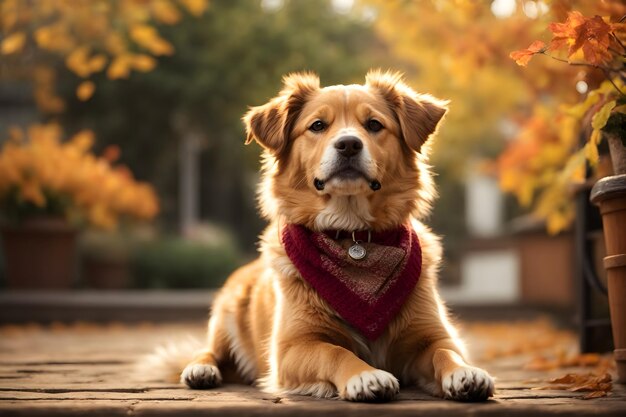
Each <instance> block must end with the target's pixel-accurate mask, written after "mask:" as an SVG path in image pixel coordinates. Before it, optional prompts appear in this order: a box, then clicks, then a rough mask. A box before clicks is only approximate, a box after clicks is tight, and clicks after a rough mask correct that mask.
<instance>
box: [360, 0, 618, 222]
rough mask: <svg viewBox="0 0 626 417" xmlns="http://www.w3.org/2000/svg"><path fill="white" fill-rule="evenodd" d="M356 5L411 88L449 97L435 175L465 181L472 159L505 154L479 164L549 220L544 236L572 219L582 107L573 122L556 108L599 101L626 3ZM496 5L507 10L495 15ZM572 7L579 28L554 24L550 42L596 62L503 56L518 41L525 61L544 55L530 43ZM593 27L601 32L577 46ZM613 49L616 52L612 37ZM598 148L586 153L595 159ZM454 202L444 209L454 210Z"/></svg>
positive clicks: (451, 0)
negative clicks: (400, 64)
mask: <svg viewBox="0 0 626 417" xmlns="http://www.w3.org/2000/svg"><path fill="white" fill-rule="evenodd" d="M361 4H362V5H363V7H373V8H375V10H376V11H377V13H378V19H377V20H376V22H375V26H376V28H377V30H378V33H380V34H381V36H382V37H383V39H386V40H387V42H389V44H390V45H391V46H392V48H393V51H394V53H395V55H397V56H398V57H400V58H403V59H404V60H405V63H406V69H407V73H408V74H409V76H410V78H411V80H412V83H413V84H414V85H415V86H416V87H417V88H418V89H419V88H423V89H424V90H427V91H430V92H433V93H434V94H436V95H439V96H442V97H444V98H448V99H451V111H450V116H449V118H448V120H447V121H446V126H444V128H443V129H442V131H441V134H440V136H439V141H438V144H437V145H436V146H435V153H434V161H435V164H436V165H437V166H438V170H439V169H442V170H443V172H444V175H445V173H449V174H452V176H453V177H456V178H460V179H462V178H463V174H464V172H465V170H466V169H467V161H468V160H471V159H472V158H473V157H478V158H484V157H489V156H491V157H496V156H497V155H499V154H500V153H501V152H502V151H503V150H505V149H506V150H505V151H504V154H503V155H502V156H501V157H500V158H499V159H498V162H497V164H491V165H490V166H485V165H483V166H484V167H485V168H490V169H491V170H492V172H494V174H498V175H499V178H500V183H501V186H502V188H503V189H504V190H506V191H508V192H511V193H513V194H514V195H515V196H516V197H517V200H518V202H519V203H520V204H521V205H522V206H525V207H532V209H533V213H534V214H535V215H536V216H538V217H539V218H542V219H546V220H547V226H548V229H549V230H550V231H552V232H557V231H559V230H562V229H563V228H564V227H566V226H567V225H568V224H569V222H570V221H571V219H572V218H573V206H572V204H571V198H570V196H569V195H568V188H569V187H568V186H566V182H568V181H571V180H572V176H576V175H578V176H579V177H580V173H581V170H580V167H581V166H582V164H584V160H585V156H584V155H582V154H576V149H577V147H578V146H579V145H578V141H579V135H580V132H581V127H582V125H581V120H580V119H581V117H582V114H584V113H585V111H584V109H583V108H581V107H574V108H572V109H571V110H572V111H578V112H579V113H580V117H578V118H576V117H570V116H571V115H568V114H567V112H563V111H560V110H561V109H562V104H563V103H570V104H572V105H573V104H576V103H579V102H580V100H581V98H584V94H588V97H590V98H588V101H587V102H586V103H587V105H591V104H590V103H591V102H592V101H593V102H594V103H599V102H601V101H604V99H602V100H600V101H594V100H596V97H595V96H598V95H601V94H603V93H602V92H604V93H606V91H608V90H606V89H607V88H608V87H607V86H606V84H605V85H603V86H602V90H599V91H597V92H596V93H592V91H594V90H595V89H596V88H598V87H600V85H601V84H602V82H603V80H604V79H605V78H606V76H605V73H604V71H603V70H602V69H599V68H597V65H596V66H595V67H594V66H593V65H595V64H594V62H596V63H597V62H598V60H601V59H603V58H605V57H607V55H606V51H605V49H606V48H605V46H606V45H607V39H608V38H610V37H612V36H613V35H610V34H609V33H610V31H609V30H607V28H611V30H615V29H616V28H617V26H614V25H616V24H617V23H616V22H618V20H619V19H620V18H621V17H622V16H623V15H624V14H625V13H626V5H624V3H623V1H619V0H602V1H597V2H589V1H583V0H554V1H550V2H543V1H515V2H506V1H493V2H476V1H471V0H443V1H434V0H433V1H422V2H396V1H391V2H387V1H377V0H363V1H362V2H361ZM498 4H505V5H508V6H507V7H509V6H512V7H509V10H505V11H501V10H499V9H498V7H497V6H498ZM575 10H576V11H578V12H580V14H581V16H588V17H589V20H584V22H586V24H585V25H584V26H582V27H578V26H577V25H576V22H578V21H579V20H580V19H579V18H577V20H576V21H575V22H572V21H570V23H562V24H561V25H562V26H559V25H558V23H556V24H555V26H553V28H554V29H555V31H556V33H555V36H556V40H555V43H554V46H555V47H556V46H558V47H559V48H565V47H567V48H570V49H571V52H572V53H573V55H572V57H573V58H576V59H578V58H579V56H576V54H578V55H581V56H582V55H584V53H585V50H586V51H587V54H588V55H589V57H591V59H592V60H594V62H590V63H591V64H592V65H577V66H571V65H564V63H562V62H559V61H558V60H556V59H544V60H541V62H539V60H535V62H533V65H529V66H528V67H527V68H521V67H519V66H517V65H515V64H514V62H513V61H512V60H511V59H510V58H509V55H510V52H511V51H514V50H519V49H520V44H521V45H522V46H526V45H531V46H530V47H529V49H528V50H527V51H525V52H524V53H523V54H522V55H520V56H519V59H521V60H522V62H523V61H524V60H525V59H528V58H529V57H530V56H532V54H535V53H543V52H545V49H544V44H547V40H546V42H544V43H533V42H534V41H536V40H537V39H538V38H541V37H542V36H544V37H545V36H546V33H545V28H546V27H547V26H548V25H549V24H550V22H566V20H567V18H568V13H572V12H573V11H575ZM596 15H598V16H604V17H603V18H600V17H597V18H596V17H594V16H596ZM576 16H578V15H576ZM399 27H401V28H402V30H398V28H399ZM595 27H597V28H599V34H600V36H599V37H594V40H593V41H589V42H586V43H585V42H580V40H581V39H582V38H584V36H586V35H588V34H590V33H592V32H594V28H595ZM572 30H573V32H571V31H572ZM576 31H578V32H576ZM590 31H591V32H590ZM572 34H577V35H572ZM578 35H579V36H578ZM577 36H578V37H577ZM577 39H579V41H578V43H577ZM609 43H610V44H612V45H613V46H612V48H613V47H617V48H618V50H619V45H615V42H614V41H609ZM567 48H566V49H567ZM557 49H558V48H557ZM568 52H569V49H568ZM589 57H588V58H589ZM555 58H558V59H567V58H568V56H567V54H566V55H565V56H561V55H556V56H555ZM613 75H614V74H613ZM609 87H610V85H609ZM577 88H578V89H577ZM583 90H588V91H589V93H587V92H586V91H583ZM581 94H583V95H581ZM608 101H611V100H608ZM595 138H597V136H595ZM594 150H595V148H592V147H591V146H589V147H588V148H587V153H588V156H591V158H592V159H593V155H591V153H593V152H594ZM572 155H574V157H573V158H571V156H572ZM439 167H440V168H439ZM444 198H445V196H444ZM451 203H452V202H449V203H448V205H458V204H459V202H458V201H457V202H456V204H454V203H452V204H451ZM461 203H462V202H461ZM435 216H436V211H435Z"/></svg>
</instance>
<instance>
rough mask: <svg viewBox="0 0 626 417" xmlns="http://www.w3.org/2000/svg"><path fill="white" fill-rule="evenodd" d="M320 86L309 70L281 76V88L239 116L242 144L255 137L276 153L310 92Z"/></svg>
mask: <svg viewBox="0 0 626 417" xmlns="http://www.w3.org/2000/svg"><path fill="white" fill-rule="evenodd" d="M319 88H320V80H319V77H318V76H317V75H315V74H313V73H309V72H304V73H292V74H289V75H286V76H285V77H284V78H283V89H282V90H281V92H280V93H279V94H278V96H276V97H274V98H273V99H271V100H270V101H269V102H268V103H267V104H264V105H262V106H258V107H252V108H251V109H250V110H249V111H248V113H246V115H245V116H244V117H243V121H244V123H245V125H246V145H247V144H249V143H250V142H252V141H253V140H256V141H257V142H258V143H259V144H260V145H261V146H263V147H264V148H265V149H267V150H269V151H270V152H272V153H274V154H280V153H281V152H282V151H283V150H284V149H285V148H286V147H287V144H288V142H289V139H290V135H291V129H292V127H293V124H294V122H295V121H296V119H297V118H298V115H299V114H300V111H301V110H302V107H304V104H305V103H306V101H307V100H308V99H309V97H310V96H311V94H313V93H314V92H315V91H316V90H319Z"/></svg>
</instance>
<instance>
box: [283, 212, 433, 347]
mask: <svg viewBox="0 0 626 417" xmlns="http://www.w3.org/2000/svg"><path fill="white" fill-rule="evenodd" d="M358 233H359V236H357V237H356V238H357V239H360V240H361V241H362V243H361V242H359V244H360V246H362V247H363V248H364V249H365V252H366V255H365V257H364V258H363V259H353V258H351V257H350V256H349V254H348V249H349V248H350V247H352V246H354V245H355V242H354V241H353V238H352V234H351V233H350V234H348V233H346V232H324V233H320V232H313V231H312V230H309V229H307V228H306V227H304V226H300V225H295V224H289V225H287V226H285V228H284V229H283V232H282V242H283V246H284V247H285V251H286V252H287V256H288V257H289V259H290V260H291V262H292V263H293V264H294V265H295V266H296V268H297V269H298V271H299V272H300V275H302V277H303V278H304V280H305V281H307V282H308V283H309V285H311V287H313V288H314V289H315V290H316V291H317V292H318V294H319V295H320V296H321V297H322V298H323V299H324V300H325V301H326V302H327V303H328V304H330V305H331V306H332V307H333V308H334V309H335V310H336V311H337V313H339V315H341V317H342V318H343V319H344V320H345V321H347V322H348V323H350V324H351V325H352V326H353V327H354V328H356V329H357V330H359V331H360V332H361V333H362V334H363V335H364V336H365V337H367V338H368V339H370V340H376V339H377V338H378V337H379V336H380V335H381V334H382V333H383V331H384V330H385V328H386V327H387V325H388V324H389V322H390V321H391V320H392V319H393V318H394V317H395V316H396V314H398V312H399V311H400V308H401V307H402V305H403V304H404V302H405V301H406V299H407V298H408V296H409V295H410V294H411V290H412V289H413V288H414V287H415V284H416V283H417V280H418V279H419V276H420V273H421V269H422V250H421V247H420V244H419V240H418V238H417V235H416V234H415V231H414V230H413V228H410V227H407V226H401V227H399V228H397V229H394V230H389V231H385V232H372V233H371V239H370V240H369V241H368V234H367V232H365V236H363V233H364V232H358ZM335 237H337V239H336V240H335V239H334V238H335Z"/></svg>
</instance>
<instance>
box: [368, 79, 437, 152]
mask: <svg viewBox="0 0 626 417" xmlns="http://www.w3.org/2000/svg"><path fill="white" fill-rule="evenodd" d="M365 80H366V84H367V85H368V86H369V87H371V88H373V89H374V90H376V91H377V92H378V93H379V94H381V95H382V96H383V98H384V99H385V100H386V101H387V102H388V103H389V105H390V107H391V108H392V109H393V111H394V112H395V113H396V115H397V117H398V122H399V123H400V129H401V131H402V138H403V139H404V141H405V142H406V144H407V145H408V146H409V147H410V148H411V149H413V150H414V151H416V152H420V150H421V149H422V145H423V144H424V143H425V142H426V141H427V140H428V139H429V138H430V137H431V136H432V135H433V134H434V133H435V132H436V131H437V126H438V125H439V122H440V121H441V119H442V118H443V116H444V115H445V114H446V112H447V111H448V107H447V106H448V102H447V101H443V100H438V99H436V98H434V97H432V96H430V95H427V94H417V93H416V92H415V91H413V89H411V87H409V86H408V85H406V83H405V82H404V80H403V79H402V75H401V74H400V73H392V72H382V71H370V72H369V73H368V74H367V76H366V78H365Z"/></svg>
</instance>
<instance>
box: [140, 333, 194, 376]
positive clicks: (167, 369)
mask: <svg viewBox="0 0 626 417" xmlns="http://www.w3.org/2000/svg"><path fill="white" fill-rule="evenodd" d="M202 346H203V345H202V343H201V342H200V341H199V340H198V339H196V338H194V337H192V336H188V337H187V338H186V339H184V340H180V341H176V342H169V343H167V344H164V345H161V346H157V347H156V348H155V349H154V351H153V352H151V353H148V354H146V355H144V356H142V357H140V358H139V360H138V361H137V362H136V363H135V367H134V370H133V374H134V376H135V378H134V379H136V380H138V381H141V382H169V383H174V382H178V381H179V380H180V374H181V372H182V371H183V369H184V368H185V366H187V364H188V363H189V362H191V360H193V358H194V357H195V356H196V355H197V353H198V352H199V351H200V350H201V349H202Z"/></svg>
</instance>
